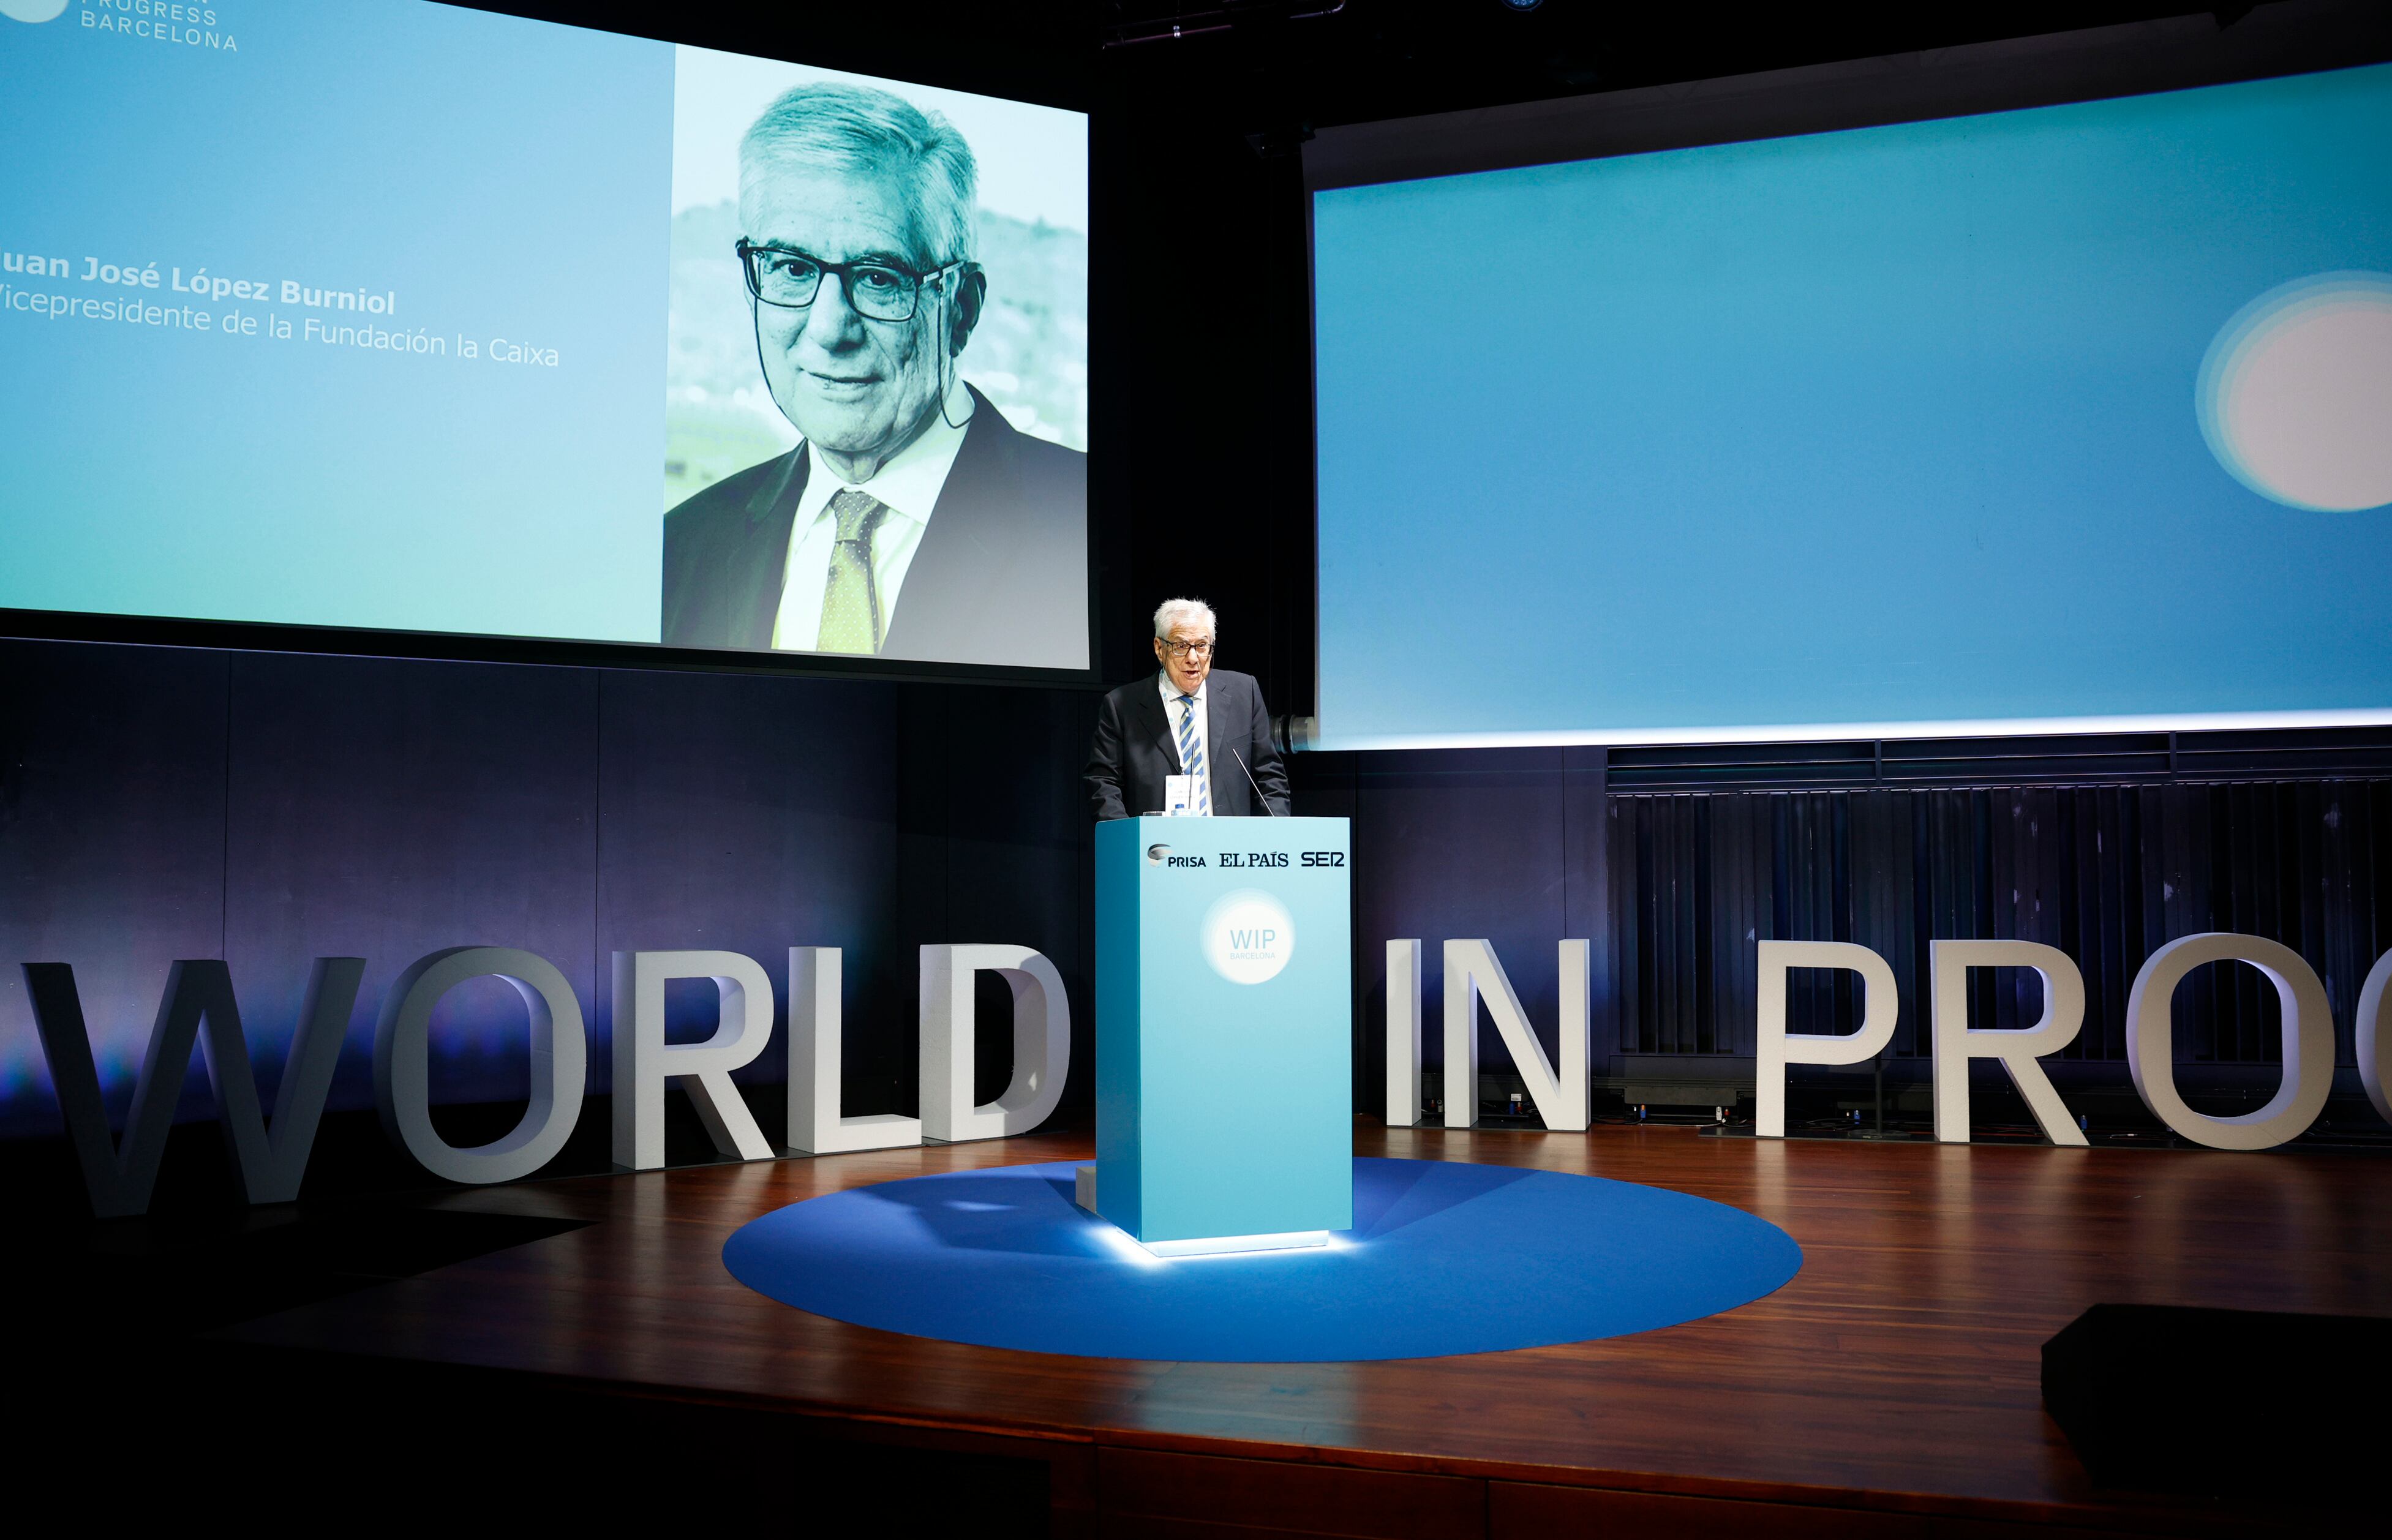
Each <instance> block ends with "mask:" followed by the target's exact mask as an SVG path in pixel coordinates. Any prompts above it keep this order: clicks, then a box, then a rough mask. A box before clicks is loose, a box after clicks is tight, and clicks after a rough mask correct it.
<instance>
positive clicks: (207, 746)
mask: <svg viewBox="0 0 2392 1540" xmlns="http://www.w3.org/2000/svg"><path fill="white" fill-rule="evenodd" d="M1092 720H1093V704H1092V701H1091V699H1090V698H1089V697H1088V696H1086V695H1085V694H1084V693H1080V692H1066V691H1047V690H1033V689H966V688H955V687H946V686H914V685H894V684H881V683H863V682H856V681H839V680H823V679H786V678H772V677H763V676H755V675H740V674H720V675H698V674H670V673H648V672H633V671H624V670H598V669H585V668H552V667H537V666H518V665H501V664H466V663H440V662H420V661H395V660H388V659H360V658H328V657H314V656H295V655H279V654H255V653H224V652H202V651H188V650H181V649H173V648H152V647H131V646H110V645H99V644H86V643H71V642H42V641H0V962H5V963H6V964H7V967H6V969H5V971H0V1134H6V1135H8V1136H20V1137H21V1136H41V1135H54V1134H55V1133H56V1132H58V1127H59V1125H58V1115H57V1112H56V1108H55V1103H54V1102H53V1100H52V1097H51V1094H50V1091H49V1087H48V1081H47V1073H46V1070H45V1068H44V1067H43V1063H42V1056H41V1051H40V1048H39V1045H38V1042H37V1041H36V1039H35V1037H34V1033H33V1027H32V1016H31V1013H30V1011H29V1010H28V1008H27V1005H26V1002H25V994H24V983H23V979H22V977H21V976H20V973H19V972H18V969H17V966H16V964H19V963H22V962H64V963H69V964H73V966H74V969H75V977H76V981H77V984H78V985H79V987H80V989H81V991H82V997H83V1002H84V1012H85V1015H86V1016H87V1018H88V1021H89V1025H90V1029H91V1032H92V1036H93V1038H94V1040H95V1047H96V1049H97V1057H98V1058H99V1061H100V1065H101V1073H102V1079H103V1082H104V1084H105V1085H106V1086H107V1088H108V1091H109V1100H110V1109H111V1111H112V1112H113V1113H114V1114H115V1115H116V1116H118V1117H119V1118H121V1117H122V1115H123V1108H124V1106H126V1104H127V1102H128V1101H129V1099H130V1096H131V1089H132V1084H131V1082H132V1078H133V1075H134V1073H135V1072H136V1070H137V1068H138V1065H139V1058H140V1053H141V1049H142V1046H143V1044H145V1043H146V1042H147V1041H148V1037H149V1032H150V1024H151V1020H152V1018H153V1017H154V1016H155V1015H156V1012H157V1009H158V1001H159V995H160V993H161V990H162V989H163V984H164V980H165V975H166V969H167V966H168V964H171V963H172V962H173V961H174V960H176V958H184V957H222V958H224V959H225V960H226V961H227V962H228V963H229V964H230V965H231V969H232V975H233V981H234V984H235V987H236V988H237V989H238V990H239V992H240V996H241V1007H242V1014H243V1020H244V1023H245V1025H246V1026H247V1028H248V1030H249V1037H250V1041H251V1042H252V1045H253V1048H254V1050H255V1051H257V1053H258V1055H259V1057H260V1059H261V1064H260V1068H259V1076H260V1080H261V1082H262V1088H263V1089H264V1090H265V1091H266V1094H267V1096H268V1097H269V1098H270V1097H271V1094H272V1090H271V1088H272V1086H273V1084H274V1083H275V1082H276V1079H277V1077H278V1076H279V1074H280V1063H281V1056H282V1054H283V1052H284V1050H285V1049H286V1047H287V1045H288V1042H289V1040H290V1034H291V1030H292V1026H293V1020H294V1018H295V1017H296V1016H297V1013H298V1006H299V997H300V991H301V990H302V988H303V987H304V985H305V979H306V975H307V968H308V961H309V959H311V958H312V957H315V956H318V955H361V956H363V957H365V958H366V959H367V960H368V966H367V970H366V976H365V984H364V988H363V990H361V991H360V994H359V998H358V1003H357V1011H356V1014H355V1016H353V1018H352V1020H351V1023H350V1031H349V1038H348V1043H347V1046H346V1048H345V1050H344V1055H343V1058H342V1062H341V1066H340V1070H339V1073H338V1076H337V1077H336V1079H335V1081H334V1084H333V1090H332V1095H331V1106H333V1107H334V1108H354V1107H364V1106H371V1103H372V1080H371V1038H372V1028H373V1017H374V1012H375V1010H376V1008H377V1006H378V1005H379V1003H380V1001H381V998H382V994H383V990H385V989H386V988H387V987H388V985H389V983H390V981H391V979H392V978H393V977H395V976H396V974H397V973H398V971H399V970H400V969H401V968H403V967H405V966H406V965H407V964H409V963H410V962H412V961H414V960H415V959H416V958H417V957H420V956H422V955H423V954H424V953H426V952H429V951H435V950H436V949H439V948H442V947H449V946H459V945H469V944H473V945H478V944H492V945H505V946H520V947H524V948H527V949H529V950H530V951H535V952H538V953H539V955H541V956H543V957H546V958H547V959H549V960H550V961H551V962H552V963H554V964H556V965H557V966H558V967H559V968H561V969H562V970H563V971H564V973H565V977H567V978H569V979H571V980H572V981H573V983H574V986H575V989H576V991H577V993H578V994H579V996H580V999H581V1003H582V1008H583V1010H584V1012H585V1013H586V1015H587V1016H588V1019H589V1022H590V1029H591V1061H590V1062H591V1091H592V1092H593V1093H603V1092H604V1091H605V1090H606V1089H607V1087H608V1081H609V1071H610V1061H609V1059H608V1056H607V1044H608V1042H610V1037H609V1030H610V1020H609V1001H608V998H607V995H608V990H609V985H608V961H607V960H608V956H609V954H610V953H611V952H612V951H615V950H616V949H633V948H648V949H656V948H680V947H708V948H717V947H719V948H726V949H729V950H732V951H741V952H745V953H747V955H749V956H751V957H754V958H756V959H757V960H758V961H759V962H760V963H762V964H764V965H765V968H766V971H767V972H769V973H771V974H772V975H773V978H774V996H775V999H774V1005H775V1008H776V1010H777V1011H778V1013H779V1016H780V1020H781V1022H782V1024H783V1026H784V1028H785V1027H786V1015H787V1001H786V977H785V974H786V949H787V948H788V947H790V946H794V945H816V946H824V945H827V946H838V947H841V948H844V949H846V959H845V961H846V969H847V980H848V989H847V1032H846V1042H847V1065H846V1073H847V1095H848V1108H847V1110H848V1111H849V1113H850V1114H851V1115H854V1114H859V1113H865V1112H875V1111H908V1112H910V1111H912V1110H913V1102H914V1092H913V1086H914V1084H915V1049H914V1042H915V1036H914V1030H913V1022H914V1019H915V1010H916V992H917V991H916V982H915V959H916V950H915V949H916V947H917V946H919V945H920V944H922V943H924V942H931V941H1007V942H1017V943H1020V944H1021V945H1025V946H1030V947H1034V948H1036V949H1038V950H1039V951H1042V952H1044V953H1046V956H1048V957H1049V958H1051V959H1052V960H1053V961H1054V963H1055V964H1056V966H1057V967H1058V968H1059V970H1060V971H1061V973H1062V976H1063V978H1064V980H1065V983H1066V986H1067V988H1068V989H1069V990H1070V992H1071V995H1072V1003H1073V1005H1074V1007H1075V1020H1074V1022H1073V1033H1074V1049H1075V1051H1074V1055H1073V1065H1072V1079H1071V1086H1070V1089H1069V1091H1068V1092H1067V1094H1066V1097H1065V1102H1064V1111H1063V1113H1062V1114H1061V1115H1062V1116H1064V1117H1066V1118H1069V1117H1072V1116H1085V1106H1086V1101H1087V1086H1088V1085H1089V1084H1090V1083H1091V1082H1090V1081H1089V1079H1088V1076H1089V1072H1090V1057H1089V1056H1090V1053H1091V1047H1090V1044H1091V1043H1092V1042H1093V1031H1092V1028H1093V1022H1092V1021H1091V1020H1090V1019H1089V1017H1088V1016H1086V1014H1085V1010H1086V1004H1087V1001H1088V972H1087V967H1088V956H1089V950H1088V938H1089V929H1090V920H1089V916H1088V913H1087V909H1086V897H1087V891H1088V885H1087V882H1086V877H1085V873H1086V869H1087V859H1088V858H1087V850H1088V848H1089V829H1088V824H1087V822H1086V820H1085V815H1084V814H1083V813H1082V811H1081V808H1080V799H1079V795H1078V787H1077V784H1076V778H1075V776H1074V775H1073V774H1072V770H1073V769H1074V768H1075V766H1076V763H1077V759H1078V756H1079V753H1080V749H1081V745H1082V744H1084V743H1085V740H1086V733H1087V731H1088V727H1089V725H1090V723H1091V722H1092ZM990 983H991V988H992V990H993V991H994V995H995V997H996V998H998V999H1003V998H1006V996H1005V993H1004V990H1003V987H1002V985H1001V984H997V983H995V982H994V980H992V981H990ZM991 1009H994V1001H991V1002H989V1003H987V1004H984V1006H983V1010H984V1011H986V1010H991ZM711 1011H712V1005H711V991H710V990H705V989H703V988H702V987H699V986H691V987H689V989H688V990H687V991H686V992H676V993H675V994H674V995H673V996H672V997H671V998H670V999H669V1015H670V1016H671V1017H672V1021H673V1036H674V1037H675V1038H676V1040H680V1039H682V1038H696V1037H702V1036H704V1035H705V1034H706V1032H707V1030H708V1029H710V1023H711ZM998 1019H1000V1020H1001V1019H1002V1018H998ZM983 1037H984V1039H985V1040H987V1041H988V1042H989V1045H990V1046H991V1047H992V1048H993V1049H994V1055H993V1062H991V1063H989V1064H987V1065H985V1066H984V1067H983V1070H984V1074H983V1079H984V1081H985V1079H986V1076H987V1075H989V1074H995V1075H1000V1076H1001V1075H1002V1073H1003V1072H1004V1069H1005V1067H1006V1059H1007V1055H1008V1054H1009V1046H1008V1044H1007V1034H1006V1033H1005V1032H1003V1031H1002V1030H1000V1031H996V1032H994V1033H986V1034H983ZM435 1042H437V1044H438V1048H437V1051H436V1055H435V1072H434V1094H435V1100H436V1101H437V1102H439V1103H442V1104H444V1105H455V1104H468V1103H482V1102H497V1101H505V1100H511V1099H512V1100H520V1099H521V1098H522V1097H523V1095H524V1094H526V1092H525V1087H526V1059H525V1054H526V1042H525V1034H524V1029H523V1011H522V1006H521V1004H520V1003H518V1002H517V1001H516V1000H515V999H514V997H513V991H512V990H509V989H508V988H507V987H506V986H504V985H503V984H500V983H499V982H498V981H497V980H494V979H485V980H478V981H475V982H474V983H473V984H469V985H467V986H465V987H463V988H461V989H460V990H457V991H456V992H455V993H454V994H452V995H451V996H450V998H449V1000H448V1002H447V1003H445V1004H444V1005H443V1007H442V1008H441V1011H440V1012H439V1013H438V1016H436V1017H435ZM785 1069H786V1066H785V1058H784V1055H783V1050H782V1042H781V1038H780V1036H778V1035H776V1038H775V1041H774V1043H773V1049H772V1050H771V1051H770V1052H769V1053H768V1054H767V1055H766V1056H765V1057H764V1058H762V1059H760V1060H759V1061H758V1062H757V1063H756V1064H755V1065H753V1066H751V1067H749V1068H748V1069H747V1070H745V1071H742V1072H741V1074H740V1076H739V1078H740V1079H742V1080H744V1081H749V1082H751V1083H762V1082H774V1081H781V1080H782V1079H783V1078H784V1075H785ZM997 1083H998V1084H999V1085H1000V1086H1001V1084H1002V1081H1001V1080H1000V1081H998V1082H997ZM210 1105H211V1104H210V1102H209V1098H208V1094H207V1091H206V1086H205V1081H204V1078H203V1077H202V1075H200V1074H199V1073H197V1060H196V1058H195V1059H194V1074H193V1075H192V1077H191V1080H190V1081H189V1084H188V1086H187V1089H186V1094H185V1098H184V1113H185V1115H186V1116H208V1115H210ZM771 1126H773V1124H772V1123H769V1122H768V1127H771Z"/></svg>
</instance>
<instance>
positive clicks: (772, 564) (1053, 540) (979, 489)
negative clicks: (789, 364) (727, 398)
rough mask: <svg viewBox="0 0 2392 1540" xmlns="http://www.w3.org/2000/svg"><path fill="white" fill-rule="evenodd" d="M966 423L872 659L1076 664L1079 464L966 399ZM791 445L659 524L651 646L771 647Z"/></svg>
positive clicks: (1081, 566)
mask: <svg viewBox="0 0 2392 1540" xmlns="http://www.w3.org/2000/svg"><path fill="white" fill-rule="evenodd" d="M971 395H972V403H973V407H972V420H971V426H970V427H969V428H968V429H967V430H965V433H964V442H963V446H962V447H961V448H960V449H958V450H957V451H956V452H955V466H954V468H953V469H952V470H950V471H949V472H947V484H946V485H945V486H944V487H942V489H941V490H940V493H939V502H938V506H937V507H936V508H934V509H932V510H931V512H930V524H929V529H927V530H925V531H924V532H923V535H922V544H921V546H920V547H919V549H917V550H916V551H915V552H914V561H913V564H912V565H911V566H909V567H907V568H906V569H905V582H904V586H903V587H902V588H900V589H898V590H897V605H896V608H895V610H894V612H893V613H891V614H890V616H889V632H888V635H887V636H886V637H885V638H884V639H883V640H882V642H881V647H880V655H881V656H882V657H889V658H924V659H936V660H941V661H945V662H954V663H1004V664H1013V665H1017V666H1030V667H1041V668H1085V667H1086V666H1088V654H1087V648H1088V512H1087V509H1088V457H1087V456H1085V455H1084V454H1081V453H1080V452H1079V451H1077V450H1075V449H1066V448H1064V447H1063V446H1061V445H1059V444H1049V443H1047V442H1046V440H1045V439H1041V438H1033V437H1031V436H1030V435H1029V434H1024V433H1020V432H1018V431H1017V430H1016V429H1015V428H1014V426H1013V424H1011V423H1010V422H1007V421H1006V420H1005V415H1004V414H1003V413H1002V412H999V411H998V410H997V409H996V408H994V407H993V406H991V405H989V401H988V397H986V396H984V395H981V393H980V392H979V391H977V390H975V391H973V392H972V393H971ZM810 463H811V461H810V460H809V459H808V458H807V455H806V446H804V445H803V444H800V445H799V446H797V447H796V448H794V449H792V450H790V451H789V452H788V453H787V454H786V455H783V456H781V457H779V458H778V459H768V460H766V461H764V462H763V463H762V464H761V465H751V466H749V467H748V468H747V470H745V471H742V472H739V473H738V474H737V475H735V476H727V477H725V478H724V479H722V480H721V481H719V482H717V483H715V484H714V485H712V486H709V487H708V488H707V489H706V490H705V491H703V492H699V493H697V494H695V496H693V497H691V498H688V499H686V500H685V501H683V502H682V505H681V506H680V507H678V508H676V509H674V510H673V511H671V512H669V513H668V514H666V515H665V596H664V598H665V602H664V632H663V640H664V641H666V642H667V643H668V644H669V645H671V646H675V647H745V648H752V649H756V650H758V651H762V650H765V649H768V648H770V647H771V646H772V645H773V617H774V616H775V615H777V614H778V613H779V612H780V608H781V581H782V577H783V576H784V573H785V570H786V567H787V565H788V560H789V536H790V526H791V525H792V524H794V523H795V522H796V520H797V513H798V498H799V495H800V494H802V493H803V492H804V491H805V489H806V474H807V470H808V467H809V465H810Z"/></svg>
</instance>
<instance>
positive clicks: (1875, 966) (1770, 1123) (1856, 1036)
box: [1753, 941, 1901, 1139]
mask: <svg viewBox="0 0 2392 1540" xmlns="http://www.w3.org/2000/svg"><path fill="white" fill-rule="evenodd" d="M1789 968H1850V969H1851V970H1852V972H1854V973H1856V974H1859V975H1860V976H1861V983H1862V995H1861V998H1862V1001H1863V1006H1862V1010H1861V1029H1860V1030H1859V1031H1857V1032H1853V1033H1852V1034H1851V1035H1849V1036H1832V1035H1823V1034H1820V1033H1814V1032H1788V1031H1787V1029H1786V973H1787V969H1789ZM1758 983H1759V985H1760V990H1759V994H1760V1007H1761V1008H1760V1011H1759V1013H1758V1016H1759V1019H1758V1022H1757V1024H1756V1030H1755V1031H1754V1034H1753V1036H1754V1043H1753V1055H1754V1060H1755V1062H1754V1065H1753V1070H1754V1078H1755V1084H1754V1087H1753V1091H1754V1103H1755V1106H1754V1108H1753V1132H1755V1133H1757V1134H1759V1135H1761V1137H1762V1138H1764V1139H1783V1138H1784V1137H1786V1067H1787V1065H1789V1064H1858V1063H1860V1062H1861V1061H1862V1060H1863V1059H1866V1058H1871V1057H1874V1056H1875V1055H1878V1054H1880V1053H1883V1052H1884V1051H1885V1046H1886V1044H1888V1043H1890V1042H1892V1041H1893V1022H1894V1016H1895V1013H1896V1012H1898V1011H1899V1010H1900V1009H1901V1003H1900V1001H1899V1000H1898V999H1897V998H1896V996H1895V994H1894V989H1893V970H1892V969H1891V968H1890V967H1888V966H1887V965H1886V961H1885V959H1884V958H1882V957H1879V956H1878V954H1877V953H1876V952H1873V951H1869V949H1868V948H1866V947H1864V946H1856V945H1854V944H1853V943H1852V942H1850V941H1763V942H1761V977H1760V978H1759V980H1758Z"/></svg>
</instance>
